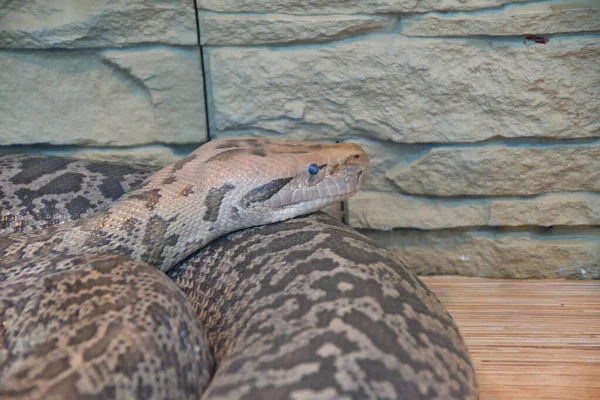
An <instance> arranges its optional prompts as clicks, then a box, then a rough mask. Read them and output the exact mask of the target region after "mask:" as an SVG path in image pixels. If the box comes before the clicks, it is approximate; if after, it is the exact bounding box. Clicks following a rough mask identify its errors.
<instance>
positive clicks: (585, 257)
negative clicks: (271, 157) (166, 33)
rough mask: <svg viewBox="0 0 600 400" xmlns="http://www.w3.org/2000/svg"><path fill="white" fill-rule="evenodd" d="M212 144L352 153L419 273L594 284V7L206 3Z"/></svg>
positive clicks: (378, 218)
mask: <svg viewBox="0 0 600 400" xmlns="http://www.w3.org/2000/svg"><path fill="white" fill-rule="evenodd" d="M198 5H199V9H200V13H199V16H200V18H199V20H200V30H201V35H200V36H201V41H202V44H203V49H204V54H205V72H206V76H207V77H208V78H207V84H208V85H207V86H208V99H209V101H208V108H209V126H210V135H211V137H222V136H230V135H248V134H250V135H267V136H275V137H277V136H281V137H288V138H308V139H328V140H353V141H358V142H360V143H362V144H363V145H364V146H365V147H366V149H367V151H368V152H369V154H370V156H371V158H372V164H373V167H372V173H371V177H370V180H369V182H368V184H367V188H366V190H365V191H363V192H361V193H359V194H358V195H357V196H355V197H354V198H352V199H350V201H349V202H348V204H347V207H346V213H347V215H346V218H347V222H348V223H349V224H351V225H352V226H354V227H356V228H359V229H361V230H364V232H365V233H366V234H367V235H369V236H371V237H372V238H374V239H375V240H377V241H380V242H382V243H384V244H385V245H386V246H388V247H389V248H391V249H392V250H394V251H395V252H397V253H398V254H399V255H400V256H401V257H402V258H403V259H404V260H405V261H406V262H407V263H408V265H410V266H411V267H412V268H414V269H415V270H416V271H417V272H420V273H423V274H434V273H442V274H453V273H459V274H465V275H472V276H485V277H516V278H558V277H566V278H600V2H598V1H596V0H587V1H586V0H582V1H578V0H571V1H569V0H567V1H531V2H524V1H513V0H460V1H458V0H439V1H429V0H415V1H406V0H371V1H362V0H336V1H321V0H309V1H305V0H201V1H200V2H199V4H198Z"/></svg>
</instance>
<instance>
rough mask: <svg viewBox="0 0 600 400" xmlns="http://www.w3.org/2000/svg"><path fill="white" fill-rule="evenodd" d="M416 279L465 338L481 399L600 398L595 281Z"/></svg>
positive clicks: (599, 297) (599, 287) (599, 312)
mask: <svg viewBox="0 0 600 400" xmlns="http://www.w3.org/2000/svg"><path fill="white" fill-rule="evenodd" d="M421 279H422V280H423V282H425V284H426V285H427V286H429V288H431V290H432V291H433V292H434V293H435V294H436V295H437V296H438V297H439V298H440V300H441V301H442V302H443V303H444V304H445V305H446V307H447V308H448V310H449V311H450V313H451V314H452V316H453V317H454V319H455V320H456V322H457V324H458V326H459V328H460V330H461V333H462V335H463V337H464V338H465V341H466V343H467V346H468V347H469V350H470V352H471V356H472V358H473V361H474V363H475V369H476V371H477V374H478V381H479V386H480V392H481V400H505V399H511V400H512V399H518V400H521V399H522V400H528V399H536V400H538V399H543V400H555V399H557V400H558V399H560V400H563V399H577V400H587V399H589V400H600V281H565V280H531V281H517V280H498V279H480V278H466V277H442V276H436V277H421Z"/></svg>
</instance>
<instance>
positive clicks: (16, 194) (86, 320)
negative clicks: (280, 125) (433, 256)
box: [0, 138, 477, 399]
mask: <svg viewBox="0 0 600 400" xmlns="http://www.w3.org/2000/svg"><path fill="white" fill-rule="evenodd" d="M0 167H1V170H0V197H1V198H2V202H1V203H0V216H1V217H2V219H1V221H0V223H1V225H0V229H2V231H0V232H1V233H2V234H3V235H5V236H4V237H3V238H0V251H1V252H2V260H1V261H0V398H1V399H13V398H14V399H24V398H28V399H29V398H31V399H71V398H73V399H105V398H118V399H129V398H138V399H190V398H203V399H371V398H377V399H473V398H477V385H476V381H475V374H474V371H473V367H472V364H471V361H470V358H469V354H468V352H467V350H466V348H465V346H464V343H463V341H462V338H461V336H460V333H459V331H458V329H457V327H456V325H455V324H454V322H453V321H452V319H451V317H450V315H449V314H448V313H447V311H446V310H445V308H444V307H443V306H442V305H441V303H440V302H439V301H438V299H437V298H436V297H435V296H434V295H433V294H432V293H431V292H430V291H429V290H428V289H427V287H426V286H425V285H423V284H422V283H421V281H420V280H419V279H418V278H417V277H416V276H415V275H414V274H413V273H412V272H410V271H409V270H408V268H406V266H404V265H403V264H402V262H401V261H400V260H399V259H397V258H396V257H395V256H394V255H392V254H391V253H389V252H388V251H387V250H385V249H383V248H381V247H380V246H378V245H377V244H375V243H373V242H372V241H370V240H369V239H367V238H365V237H364V236H362V235H360V234H359V233H357V232H356V231H354V230H352V229H351V228H349V227H347V226H345V225H343V224H341V223H339V222H338V221H336V220H335V219H333V218H332V217H330V216H328V215H326V214H324V213H321V212H318V213H313V212H314V211H316V210H318V209H320V208H322V207H323V206H325V205H327V204H331V203H333V202H337V201H340V200H342V199H345V198H347V197H349V196H350V195H352V194H353V193H354V192H356V191H357V190H359V189H360V187H361V186H362V184H363V182H364V179H365V175H366V172H367V170H368V158H367V156H366V154H364V152H363V151H362V149H361V148H360V147H359V146H357V145H353V144H349V143H344V144H319V143H312V142H287V141H286V142H282V141H275V140H272V139H264V138H263V139H261V138H231V139H218V140H214V141H211V142H209V143H208V144H205V145H204V146H202V147H200V148H199V149H198V150H197V151H195V152H194V153H192V154H190V155H189V156H188V157H185V158H184V159H182V160H180V161H178V162H176V163H174V164H172V165H170V166H167V167H165V168H163V169H162V170H160V171H158V172H155V173H152V174H151V170H150V169H148V168H144V167H137V166H132V165H120V164H112V163H105V162H93V161H77V160H73V159H64V158H52V157H39V156H27V155H7V156H4V157H0ZM117 199H118V200H117ZM115 200H116V201H115ZM294 217H297V218H294ZM278 221H281V222H278ZM253 226H254V227H253ZM229 232H233V233H229ZM198 249H200V251H198ZM159 271H165V272H166V273H167V274H163V273H161V272H159Z"/></svg>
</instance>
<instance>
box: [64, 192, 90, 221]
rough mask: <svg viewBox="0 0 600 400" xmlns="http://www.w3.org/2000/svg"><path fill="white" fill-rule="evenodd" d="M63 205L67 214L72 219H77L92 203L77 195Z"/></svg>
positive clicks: (88, 209)
mask: <svg viewBox="0 0 600 400" xmlns="http://www.w3.org/2000/svg"><path fill="white" fill-rule="evenodd" d="M65 207H66V208H67V210H68V211H69V214H70V215H71V217H72V218H73V219H78V218H80V217H81V216H82V215H84V214H85V213H87V212H88V211H90V210H91V209H92V208H94V206H93V205H92V203H91V202H90V201H89V200H88V199H87V198H86V197H83V196H77V197H75V198H73V199H71V200H69V201H68V202H67V203H66V204H65Z"/></svg>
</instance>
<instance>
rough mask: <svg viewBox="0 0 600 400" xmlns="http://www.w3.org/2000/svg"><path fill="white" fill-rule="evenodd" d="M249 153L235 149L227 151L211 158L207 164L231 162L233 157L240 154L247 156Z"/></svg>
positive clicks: (246, 150) (245, 150)
mask: <svg viewBox="0 0 600 400" xmlns="http://www.w3.org/2000/svg"><path fill="white" fill-rule="evenodd" d="M245 153H248V149H233V150H225V151H222V152H220V153H217V154H215V155H214V156H212V157H210V158H209V159H208V160H206V162H207V163H211V162H217V161H220V162H226V161H229V160H231V159H232V158H233V157H235V156H237V155H238V154H245Z"/></svg>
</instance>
